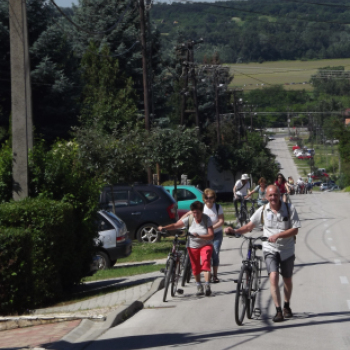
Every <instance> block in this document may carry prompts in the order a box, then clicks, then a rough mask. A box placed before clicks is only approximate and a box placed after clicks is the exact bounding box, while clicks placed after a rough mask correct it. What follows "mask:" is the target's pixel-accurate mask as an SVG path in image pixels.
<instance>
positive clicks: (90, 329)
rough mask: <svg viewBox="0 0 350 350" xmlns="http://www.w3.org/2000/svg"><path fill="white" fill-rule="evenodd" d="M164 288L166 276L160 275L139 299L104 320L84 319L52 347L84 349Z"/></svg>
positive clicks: (133, 313)
mask: <svg viewBox="0 0 350 350" xmlns="http://www.w3.org/2000/svg"><path fill="white" fill-rule="evenodd" d="M162 288H164V277H159V278H157V279H156V280H155V281H154V282H153V284H152V287H151V289H150V290H149V291H148V292H147V293H146V294H145V295H143V296H142V297H141V298H139V299H138V300H135V301H133V302H131V303H129V304H128V305H124V306H121V307H120V308H118V309H117V310H114V311H112V312H110V313H109V314H108V315H107V319H106V321H104V322H94V321H90V320H83V321H82V322H81V323H80V325H79V326H78V327H77V328H75V329H73V330H72V331H71V332H70V333H69V334H67V335H65V336H64V337H63V338H62V339H61V340H60V341H59V342H57V343H54V344H52V345H51V346H50V349H55V350H83V349H84V348H86V347H87V346H88V345H89V344H90V343H91V342H93V341H94V340H96V339H97V338H98V337H100V336H101V335H102V334H103V333H105V332H106V331H107V330H108V329H109V328H112V327H115V326H117V325H118V324H121V323H123V322H124V321H126V320H127V319H129V318H130V317H132V316H133V315H135V314H136V313H137V312H138V311H140V310H142V309H143V307H144V303H145V302H146V301H147V300H148V299H149V298H151V297H152V295H153V294H155V293H156V292H158V291H159V290H161V289H162Z"/></svg>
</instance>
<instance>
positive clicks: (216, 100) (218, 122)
mask: <svg viewBox="0 0 350 350" xmlns="http://www.w3.org/2000/svg"><path fill="white" fill-rule="evenodd" d="M214 88H215V111H216V112H215V114H216V131H217V132H216V134H217V142H218V145H220V143H221V128H220V113H219V94H218V72H217V70H216V69H215V70H214Z"/></svg>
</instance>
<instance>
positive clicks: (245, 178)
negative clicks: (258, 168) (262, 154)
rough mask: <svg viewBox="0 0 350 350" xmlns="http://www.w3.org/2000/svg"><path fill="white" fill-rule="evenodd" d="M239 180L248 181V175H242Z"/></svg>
mask: <svg viewBox="0 0 350 350" xmlns="http://www.w3.org/2000/svg"><path fill="white" fill-rule="evenodd" d="M241 180H249V176H248V174H243V175H242V177H241Z"/></svg>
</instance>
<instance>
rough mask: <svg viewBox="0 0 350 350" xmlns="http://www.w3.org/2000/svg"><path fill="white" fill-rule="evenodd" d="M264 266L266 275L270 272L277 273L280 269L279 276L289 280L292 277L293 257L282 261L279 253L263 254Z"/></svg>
mask: <svg viewBox="0 0 350 350" xmlns="http://www.w3.org/2000/svg"><path fill="white" fill-rule="evenodd" d="M264 258H265V264H266V269H267V272H268V274H270V273H271V272H277V273H278V272H279V267H281V275H282V276H283V277H285V278H290V277H292V275H293V269H294V260H295V255H292V256H290V257H289V258H287V259H286V260H284V261H282V260H281V256H280V254H279V253H271V252H268V253H264Z"/></svg>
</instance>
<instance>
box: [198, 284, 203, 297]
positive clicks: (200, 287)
mask: <svg viewBox="0 0 350 350" xmlns="http://www.w3.org/2000/svg"><path fill="white" fill-rule="evenodd" d="M197 295H204V288H203V285H202V284H198V285H197Z"/></svg>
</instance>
